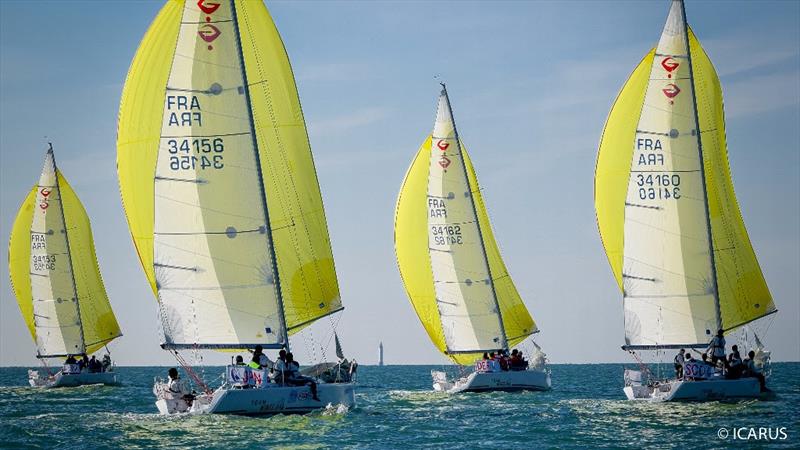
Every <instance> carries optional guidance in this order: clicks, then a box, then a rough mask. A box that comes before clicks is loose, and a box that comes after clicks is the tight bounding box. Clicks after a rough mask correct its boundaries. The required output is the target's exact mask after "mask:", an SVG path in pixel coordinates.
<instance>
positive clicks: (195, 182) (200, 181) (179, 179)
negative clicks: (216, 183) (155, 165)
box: [153, 175, 208, 184]
mask: <svg viewBox="0 0 800 450" xmlns="http://www.w3.org/2000/svg"><path fill="white" fill-rule="evenodd" d="M153 179H154V180H155V181H175V182H179V183H193V184H207V183H208V181H207V180H203V179H199V178H196V179H194V180H192V179H188V178H170V177H162V176H159V175H156V176H155V177H154V178H153Z"/></svg>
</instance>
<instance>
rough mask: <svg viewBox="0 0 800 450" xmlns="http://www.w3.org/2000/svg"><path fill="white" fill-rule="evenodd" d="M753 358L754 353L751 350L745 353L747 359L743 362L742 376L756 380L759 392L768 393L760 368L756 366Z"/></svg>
mask: <svg viewBox="0 0 800 450" xmlns="http://www.w3.org/2000/svg"><path fill="white" fill-rule="evenodd" d="M755 356H756V352H754V351H752V350H750V352H748V353H747V359H745V360H744V367H745V369H744V376H746V377H753V378H758V384H759V385H760V386H761V392H767V391H769V389H767V380H766V379H765V378H764V374H763V373H761V367H759V366H757V365H756V362H755Z"/></svg>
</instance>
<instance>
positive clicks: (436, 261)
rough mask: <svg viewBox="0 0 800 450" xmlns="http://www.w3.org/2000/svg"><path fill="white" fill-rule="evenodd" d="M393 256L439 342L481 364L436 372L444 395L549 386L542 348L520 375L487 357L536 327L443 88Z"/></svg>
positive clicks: (411, 175)
mask: <svg viewBox="0 0 800 450" xmlns="http://www.w3.org/2000/svg"><path fill="white" fill-rule="evenodd" d="M395 252H396V254H397V265H398V267H399V269H400V275H401V276H402V279H403V284H404V285H405V288H406V292H407V293H408V297H409V299H410V300H411V304H412V305H413V307H414V309H415V310H416V313H417V315H418V316H419V319H420V321H421V322H422V324H423V326H424V327H425V330H426V331H427V333H428V336H429V337H430V339H431V341H432V342H433V344H434V345H435V346H436V348H437V349H439V351H441V352H442V353H444V354H445V355H446V356H447V357H448V358H450V359H451V360H452V361H453V362H455V363H456V364H458V365H461V366H468V365H473V364H474V366H475V370H474V371H472V372H471V373H466V372H467V371H464V373H465V375H464V376H461V377H459V378H457V379H454V380H450V379H448V377H447V375H446V373H445V372H442V371H433V372H432V373H431V375H432V377H433V388H434V389H435V390H436V391H443V392H449V393H456V392H469V391H495V390H502V391H517V390H546V389H550V386H551V381H550V371H549V369H547V368H546V366H545V358H544V354H543V353H541V352H540V351H539V350H538V347H537V351H536V355H535V358H532V360H531V361H530V362H529V366H528V367H524V366H521V367H517V368H518V369H521V370H497V366H496V365H495V364H493V361H489V360H486V359H483V358H482V355H483V354H484V353H492V352H501V351H502V352H507V351H508V350H509V348H510V347H513V346H515V345H517V344H519V343H520V342H522V341H523V340H525V339H526V338H527V337H529V336H531V335H533V334H534V333H536V332H537V331H538V328H537V327H536V324H535V323H534V321H533V319H532V318H531V315H530V313H529V312H528V310H527V308H526V307H525V304H524V303H523V302H522V299H521V298H520V295H519V293H518V292H517V289H516V287H515V286H514V283H513V281H512V280H511V277H510V276H509V274H508V271H507V270H506V267H505V264H504V263H503V260H502V258H501V257H500V250H499V248H498V246H497V243H496V242H495V239H494V235H493V233H492V229H491V226H490V224H489V216H488V214H487V212H486V207H485V205H484V203H483V198H482V196H481V193H480V189H479V187H478V180H477V177H476V175H475V170H474V169H473V167H472V163H471V161H470V159H469V156H468V155H467V152H466V150H465V149H464V146H463V143H462V142H461V140H460V139H459V137H458V132H457V130H456V125H455V120H454V118H453V112H452V109H451V107H450V99H449V98H448V95H447V89H446V87H445V85H444V84H442V90H441V94H440V95H439V102H438V111H437V114H436V122H435V125H434V128H433V133H432V134H431V135H429V136H428V137H427V138H426V139H425V141H424V142H423V144H422V146H421V147H420V149H419V151H418V152H417V156H416V157H415V158H414V161H413V162H412V163H411V167H409V169H408V172H407V173H406V176H405V180H404V181H403V185H402V187H401V189H400V194H399V197H398V200H397V210H396V214H395Z"/></svg>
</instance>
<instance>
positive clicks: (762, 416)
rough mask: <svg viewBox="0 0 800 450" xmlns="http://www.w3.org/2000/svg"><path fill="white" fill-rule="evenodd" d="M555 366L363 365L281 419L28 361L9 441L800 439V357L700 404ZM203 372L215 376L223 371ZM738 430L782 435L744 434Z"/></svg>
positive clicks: (206, 444)
mask: <svg viewBox="0 0 800 450" xmlns="http://www.w3.org/2000/svg"><path fill="white" fill-rule="evenodd" d="M550 367H551V369H552V378H553V390H552V391H550V392H523V393H481V394H460V395H448V394H439V393H434V392H433V391H432V390H431V378H430V371H431V369H436V370H440V369H442V367H441V366H385V367H375V366H361V367H359V379H358V386H357V391H356V392H357V394H356V401H357V403H358V405H357V407H355V408H353V409H351V410H350V411H347V412H344V413H314V414H311V415H306V416H273V417H236V416H217V415H207V416H182V417H163V416H159V415H158V414H157V411H156V407H155V405H154V403H153V402H154V397H153V394H152V384H153V378H154V377H156V376H158V377H163V376H165V373H166V368H164V367H120V368H117V371H118V373H119V375H120V376H121V378H122V380H123V381H124V385H123V386H121V387H97V386H92V387H79V388H67V389H53V390H39V389H34V388H30V387H26V386H25V384H26V383H27V372H26V370H27V368H2V369H0V447H7V448H44V447H46V448H59V449H73V448H76V449H77V448H80V449H92V448H109V449H111V448H114V449H116V448H131V449H134V448H148V447H159V448H189V447H196V448H220V449H223V448H224V449H241V448H267V447H280V448H298V449H314V448H334V447H340V448H376V449H377V448H407V449H412V448H479V449H494V448H498V449H500V448H502V449H516V448H579V449H586V448H641V447H645V446H646V447H657V448H675V449H686V448H691V449H702V448H728V447H742V448H744V447H756V448H764V447H775V448H800V363H774V364H773V372H772V378H771V379H770V386H771V388H772V389H774V390H775V391H777V393H778V396H777V399H775V400H772V401H746V402H737V403H720V402H710V403H697V404H680V403H662V404H650V403H640V402H629V401H626V400H625V397H624V394H623V393H622V390H621V389H622V371H623V365H621V364H593V365H589V364H577V365H551V366H550ZM204 370H205V374H206V379H207V380H210V379H213V378H216V377H217V375H218V374H220V373H221V370H222V369H221V368H210V367H207V368H205V369H204ZM451 370H452V369H451ZM781 427H784V433H785V435H786V438H785V439H781V438H780V437H778V435H777V433H778V429H780V428H781ZM720 428H725V429H726V431H727V434H728V437H727V438H725V439H721V438H720V437H719V435H720V433H721V434H725V433H723V432H721V431H720ZM734 428H736V429H738V430H739V435H740V436H742V437H744V436H747V435H750V436H753V434H752V432H750V431H749V430H750V429H751V428H753V429H755V430H756V433H758V428H769V429H770V431H771V433H772V436H773V437H777V439H769V436H765V437H766V439H763V438H762V439H754V438H752V437H751V438H750V440H748V441H744V440H742V439H733V433H732V431H733V429H734ZM742 428H744V430H742Z"/></svg>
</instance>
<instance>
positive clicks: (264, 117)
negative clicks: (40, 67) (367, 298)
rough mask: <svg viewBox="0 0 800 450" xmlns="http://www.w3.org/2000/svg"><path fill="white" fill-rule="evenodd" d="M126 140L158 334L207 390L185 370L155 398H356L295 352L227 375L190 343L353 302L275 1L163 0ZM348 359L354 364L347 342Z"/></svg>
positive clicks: (207, 345) (301, 322)
mask: <svg viewBox="0 0 800 450" xmlns="http://www.w3.org/2000/svg"><path fill="white" fill-rule="evenodd" d="M117 145H118V165H117V167H118V174H119V181H120V192H121V194H122V200H123V203H124V205H125V212H126V216H127V219H128V225H129V227H130V229H131V235H132V237H133V240H134V243H135V245H136V249H137V252H138V254H139V258H140V261H141V263H142V267H143V268H144V271H145V274H146V275H147V278H148V280H149V282H150V285H151V287H152V289H153V292H154V294H155V295H156V297H157V299H158V305H159V311H160V318H161V328H162V331H163V334H164V341H163V344H162V348H164V349H165V350H168V351H170V352H172V353H173V354H174V355H175V356H176V358H177V359H178V361H179V362H180V363H181V365H182V366H183V367H184V370H185V372H186V373H187V374H188V376H189V377H191V378H192V381H194V384H195V387H196V388H197V389H198V390H200V391H201V392H200V393H198V394H193V393H192V391H191V389H188V388H187V387H186V386H185V385H183V383H182V382H179V381H178V380H179V377H178V373H177V371H176V372H175V373H174V374H171V375H170V380H167V381H164V382H157V383H156V385H155V387H154V392H155V394H156V397H157V405H158V408H159V410H160V411H161V412H162V413H165V414H167V413H168V414H171V413H178V412H185V411H189V412H205V413H221V414H274V413H295V412H308V411H311V410H314V409H321V408H325V407H327V405H328V404H329V403H330V404H332V405H337V404H341V405H344V406H345V407H351V406H353V405H354V404H355V397H354V384H353V380H352V376H348V377H346V378H345V377H333V378H325V376H324V374H323V373H318V374H316V375H309V376H306V375H302V374H300V373H299V371H297V370H292V367H290V363H291V361H290V360H289V359H288V356H289V355H288V354H287V355H286V356H285V357H284V358H285V359H282V358H276V360H275V362H274V364H273V363H269V361H267V360H265V361H264V362H262V361H260V359H256V360H254V363H255V367H240V366H237V365H232V366H229V367H227V368H226V372H225V374H223V383H222V385H221V386H220V387H218V388H215V389H212V388H211V387H209V386H208V385H207V384H206V383H205V381H204V380H202V378H201V377H200V376H198V375H197V374H196V373H195V372H194V371H193V370H192V368H191V365H190V364H188V363H186V361H185V360H184V359H183V357H182V356H181V355H180V352H181V351H185V350H191V351H193V352H201V351H207V350H218V351H241V352H244V351H247V350H250V351H253V352H255V355H256V356H261V355H260V354H259V352H260V349H261V350H266V351H278V350H281V349H284V350H286V351H287V353H288V350H289V344H290V342H289V336H290V335H292V334H294V333H297V332H299V331H301V330H302V329H304V328H306V327H308V326H309V325H311V324H312V323H314V322H315V321H317V320H318V319H320V318H323V317H327V316H330V315H332V314H335V313H337V312H339V311H341V310H342V309H344V308H343V306H342V302H341V297H340V294H339V285H338V280H337V277H336V271H335V268H334V261H333V253H332V250H331V243H330V238H329V236H328V229H327V224H326V219H325V212H324V209H323V205H322V195H321V193H320V189H319V183H318V181H317V177H316V172H315V170H314V162H313V159H312V155H311V148H310V145H309V142H308V135H307V131H306V126H305V121H304V119H303V113H302V109H301V107H300V100H299V97H298V94H297V89H296V86H295V81H294V77H293V75H292V70H291V66H290V64H289V59H288V55H287V54H286V51H285V49H284V47H283V43H282V41H281V38H280V35H279V34H278V31H277V29H276V27H275V24H274V23H273V21H272V18H271V17H270V15H269V12H268V11H267V9H266V7H265V6H264V4H263V3H262V2H260V1H259V2H255V1H243V0H227V1H215V2H211V1H206V0H199V1H195V0H191V1H185V2H184V1H170V2H167V4H166V5H165V6H164V7H163V8H162V10H161V12H160V13H159V14H158V16H157V17H156V19H155V21H154V23H153V24H152V25H151V27H150V29H149V30H148V32H147V34H146V35H145V37H144V39H143V41H142V43H141V45H140V47H139V49H138V51H137V54H136V56H135V58H134V60H133V62H132V64H131V68H130V71H129V74H128V79H127V81H126V83H125V88H124V91H123V96H122V101H121V106H120V115H119V135H118V143H117ZM337 347H338V339H337ZM337 353H340V354H341V351H338V352H337ZM265 358H266V356H265ZM273 358H274V356H273ZM281 364H283V366H281ZM336 366H337V367H340V368H341V367H344V366H346V367H347V369H346V372H347V373H348V374H352V372H353V371H354V369H355V365H354V364H351V363H349V362H346V361H344V360H343V355H340V362H339V363H337V364H336ZM315 397H318V398H315Z"/></svg>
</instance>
